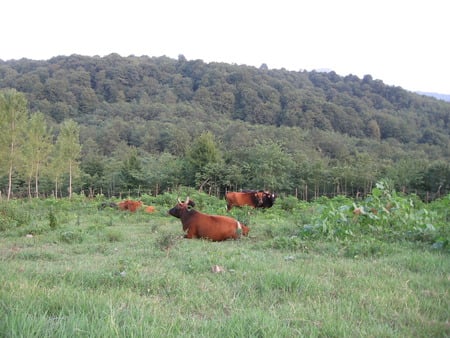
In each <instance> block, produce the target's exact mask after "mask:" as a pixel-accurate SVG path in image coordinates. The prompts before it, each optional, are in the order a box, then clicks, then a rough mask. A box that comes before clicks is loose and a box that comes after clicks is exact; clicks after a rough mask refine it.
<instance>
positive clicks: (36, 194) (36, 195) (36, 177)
mask: <svg viewBox="0 0 450 338" xmlns="http://www.w3.org/2000/svg"><path fill="white" fill-rule="evenodd" d="M34 194H35V195H34V196H35V197H36V198H37V197H39V164H37V165H36V175H35V176H34Z"/></svg>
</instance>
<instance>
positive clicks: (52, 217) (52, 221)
mask: <svg viewBox="0 0 450 338" xmlns="http://www.w3.org/2000/svg"><path fill="white" fill-rule="evenodd" d="M48 225H49V226H50V229H52V230H54V229H56V228H57V227H58V220H57V219H56V216H55V213H54V211H53V208H50V209H49V210H48Z"/></svg>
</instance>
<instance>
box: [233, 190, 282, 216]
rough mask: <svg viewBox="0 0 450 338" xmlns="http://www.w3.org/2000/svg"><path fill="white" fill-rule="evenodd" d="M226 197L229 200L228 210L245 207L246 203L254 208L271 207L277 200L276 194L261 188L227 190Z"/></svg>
mask: <svg viewBox="0 0 450 338" xmlns="http://www.w3.org/2000/svg"><path fill="white" fill-rule="evenodd" d="M225 199H226V200H227V211H230V210H231V208H232V207H243V206H245V205H247V206H249V207H252V208H270V207H272V205H273V203H274V202H275V194H271V193H269V192H267V191H261V190H260V191H256V190H250V191H242V192H227V193H226V194H225Z"/></svg>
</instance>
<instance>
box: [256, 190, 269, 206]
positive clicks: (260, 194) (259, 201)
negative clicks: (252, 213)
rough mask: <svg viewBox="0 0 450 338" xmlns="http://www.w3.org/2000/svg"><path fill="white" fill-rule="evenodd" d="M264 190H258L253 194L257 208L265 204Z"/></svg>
mask: <svg viewBox="0 0 450 338" xmlns="http://www.w3.org/2000/svg"><path fill="white" fill-rule="evenodd" d="M265 194H266V193H265V192H264V191H257V192H255V193H254V194H253V202H254V203H255V208H260V207H262V206H263V205H264V197H265Z"/></svg>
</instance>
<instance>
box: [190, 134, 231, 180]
mask: <svg viewBox="0 0 450 338" xmlns="http://www.w3.org/2000/svg"><path fill="white" fill-rule="evenodd" d="M186 160H187V164H188V168H187V175H186V177H188V181H189V182H188V183H189V184H192V183H197V184H200V185H201V184H202V182H195V177H199V176H203V174H204V173H205V170H206V168H207V166H208V165H210V164H214V163H218V162H221V161H222V155H221V153H220V151H219V148H218V147H217V145H216V141H215V139H214V135H213V134H212V133H211V132H209V131H207V132H204V133H202V134H201V135H200V136H199V137H198V138H196V139H195V140H194V142H193V144H192V146H191V147H190V148H189V149H188V150H187V153H186Z"/></svg>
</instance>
